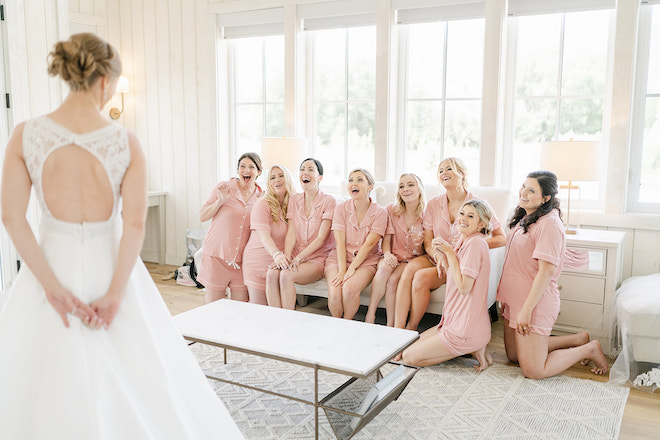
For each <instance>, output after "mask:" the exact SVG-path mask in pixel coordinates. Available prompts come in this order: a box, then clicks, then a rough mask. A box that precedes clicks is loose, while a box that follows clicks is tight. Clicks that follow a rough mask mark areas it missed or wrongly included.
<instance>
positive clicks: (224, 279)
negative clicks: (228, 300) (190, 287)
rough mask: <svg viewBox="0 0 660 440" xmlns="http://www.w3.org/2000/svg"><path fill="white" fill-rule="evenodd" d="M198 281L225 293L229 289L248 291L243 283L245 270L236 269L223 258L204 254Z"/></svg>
mask: <svg viewBox="0 0 660 440" xmlns="http://www.w3.org/2000/svg"><path fill="white" fill-rule="evenodd" d="M197 281H199V282H200V283H202V284H203V285H204V286H205V287H208V288H209V289H213V290H220V291H224V290H225V289H227V287H229V288H230V289H235V290H247V287H246V286H245V283H244V282H243V269H236V268H234V267H232V266H230V265H229V264H227V262H226V261H225V260H223V259H222V258H218V257H213V256H211V255H207V254H205V253H202V261H201V263H200V264H199V274H198V275H197Z"/></svg>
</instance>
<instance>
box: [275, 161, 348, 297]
mask: <svg viewBox="0 0 660 440" xmlns="http://www.w3.org/2000/svg"><path fill="white" fill-rule="evenodd" d="M299 179H300V185H301V187H302V190H303V192H302V193H297V194H291V196H290V197H289V205H288V209H287V213H286V219H287V221H288V222H289V224H288V229H287V232H286V238H285V240H284V255H282V256H278V259H279V260H282V261H280V262H277V261H276V264H275V265H272V266H271V267H270V268H269V269H268V273H267V275H266V298H267V299H268V305H269V306H273V307H282V308H285V309H290V310H293V309H294V308H295V307H296V286H295V284H296V283H297V284H310V283H313V282H314V281H318V280H320V279H321V278H323V270H324V268H325V259H326V257H327V256H328V252H330V248H331V247H332V243H333V242H332V235H331V234H330V226H331V225H332V215H333V213H334V211H335V205H336V204H337V201H336V200H335V198H334V197H333V196H331V195H329V194H324V193H323V192H322V191H321V190H319V183H321V180H323V165H321V162H319V161H318V160H316V159H313V158H308V159H305V160H303V161H302V163H301V164H300V175H299ZM285 266H286V267H285Z"/></svg>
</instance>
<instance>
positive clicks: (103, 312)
mask: <svg viewBox="0 0 660 440" xmlns="http://www.w3.org/2000/svg"><path fill="white" fill-rule="evenodd" d="M120 303H121V298H120V297H119V295H115V294H112V293H109V292H108V293H106V294H105V295H103V296H102V297H101V298H99V299H97V300H96V301H94V302H93V303H92V304H91V307H92V310H94V312H96V317H97V319H92V320H91V321H90V323H89V327H91V328H93V329H95V330H100V329H101V328H104V329H106V330H108V329H109V328H110V325H111V324H112V321H114V319H115V316H117V312H118V311H119V304H120Z"/></svg>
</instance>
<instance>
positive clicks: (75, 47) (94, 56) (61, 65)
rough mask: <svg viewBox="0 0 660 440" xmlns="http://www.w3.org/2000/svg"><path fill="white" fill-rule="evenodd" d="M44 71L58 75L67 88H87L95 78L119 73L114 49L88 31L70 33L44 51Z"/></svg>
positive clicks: (118, 59)
mask: <svg viewBox="0 0 660 440" xmlns="http://www.w3.org/2000/svg"><path fill="white" fill-rule="evenodd" d="M48 59H49V63H48V74H49V75H51V76H57V75H59V76H61V77H62V79H63V80H64V81H66V83H67V84H69V88H70V89H71V90H89V88H90V87H91V86H92V84H94V82H95V81H96V79H97V78H99V77H100V76H107V77H109V78H110V79H114V78H116V77H118V76H119V75H121V59H120V58H119V54H118V53H117V50H116V49H115V48H114V47H112V46H111V45H110V44H108V43H106V42H105V41H103V40H102V39H100V38H99V37H97V36H96V35H94V34H91V33H82V34H74V35H71V37H69V39H68V40H66V41H60V42H58V43H57V44H55V48H54V49H53V51H52V52H51V53H50V54H48Z"/></svg>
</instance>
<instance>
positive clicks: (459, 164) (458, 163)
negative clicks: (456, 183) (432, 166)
mask: <svg viewBox="0 0 660 440" xmlns="http://www.w3.org/2000/svg"><path fill="white" fill-rule="evenodd" d="M443 162H449V165H450V166H451V168H452V169H453V170H455V171H456V172H458V174H460V175H461V177H462V178H463V189H467V187H468V186H469V183H468V178H467V176H468V169H467V166H466V165H465V162H463V161H462V160H461V159H459V158H458V157H446V158H444V159H442V160H441V161H440V163H439V164H438V171H436V177H437V179H438V180H440V166H441V165H442V163H443Z"/></svg>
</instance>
